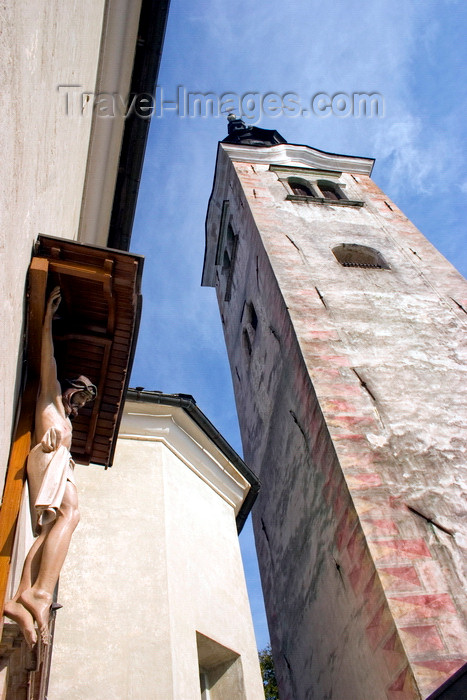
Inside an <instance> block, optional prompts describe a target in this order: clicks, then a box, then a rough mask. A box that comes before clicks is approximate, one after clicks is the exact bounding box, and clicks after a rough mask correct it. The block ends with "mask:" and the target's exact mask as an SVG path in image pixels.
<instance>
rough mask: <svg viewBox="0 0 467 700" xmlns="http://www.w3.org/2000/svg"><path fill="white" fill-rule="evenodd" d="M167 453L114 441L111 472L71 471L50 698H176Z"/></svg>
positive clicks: (156, 445)
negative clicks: (72, 528) (70, 521)
mask: <svg viewBox="0 0 467 700" xmlns="http://www.w3.org/2000/svg"><path fill="white" fill-rule="evenodd" d="M165 450H166V448H165V447H164V446H163V445H162V444H161V443H143V442H134V441H132V440H120V441H119V443H118V447H117V450H116V455H115V464H114V467H112V469H110V470H107V471H105V470H103V469H101V468H100V467H96V466H92V465H91V466H88V467H83V466H77V468H76V469H77V484H78V491H79V499H80V511H81V523H80V525H79V527H78V530H77V531H76V532H75V535H74V538H73V541H72V545H71V549H70V552H69V556H68V559H67V561H66V563H65V567H64V569H63V571H62V576H61V580H60V591H59V601H60V602H61V603H62V605H63V606H64V608H63V610H60V611H59V614H58V616H57V623H56V628H55V643H54V650H53V658H52V670H51V678H50V686H49V693H48V695H49V697H50V698H57V700H58V698H67V699H68V700H116V698H118V700H127V699H128V700H129V699H130V698H131V699H132V700H149V699H150V698H154V699H156V698H157V700H159V698H160V700H167V699H168V698H171V697H173V693H172V661H171V651H170V646H171V645H170V640H169V638H168V630H169V610H168V596H167V563H166V559H167V557H166V535H165V524H164V474H163V471H162V469H161V468H160V463H161V459H162V454H163V452H164V451H165Z"/></svg>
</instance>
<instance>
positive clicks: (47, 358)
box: [39, 287, 61, 402]
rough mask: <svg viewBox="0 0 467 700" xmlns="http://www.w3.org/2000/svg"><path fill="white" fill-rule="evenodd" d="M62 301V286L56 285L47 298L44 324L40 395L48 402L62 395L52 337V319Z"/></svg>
mask: <svg viewBox="0 0 467 700" xmlns="http://www.w3.org/2000/svg"><path fill="white" fill-rule="evenodd" d="M60 301H61V296H60V287H55V289H54V290H53V291H52V293H51V294H50V296H49V298H48V300H47V308H46V311H45V316H44V323H43V325H42V347H41V377H40V389H39V396H40V398H41V399H44V400H45V401H46V402H48V401H52V402H55V401H56V400H57V398H58V397H60V395H61V389H60V384H59V383H58V379H57V364H56V362H55V357H54V343H53V338H52V319H53V316H54V313H55V312H56V310H57V309H58V307H59V305H60Z"/></svg>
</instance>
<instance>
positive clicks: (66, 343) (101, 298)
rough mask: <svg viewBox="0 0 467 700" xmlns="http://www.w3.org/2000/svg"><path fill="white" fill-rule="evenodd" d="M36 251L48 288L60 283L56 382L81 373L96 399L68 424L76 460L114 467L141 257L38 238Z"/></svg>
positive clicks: (136, 315) (134, 328) (135, 325)
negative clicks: (44, 268)
mask: <svg viewBox="0 0 467 700" xmlns="http://www.w3.org/2000/svg"><path fill="white" fill-rule="evenodd" d="M35 257H38V258H42V259H46V260H47V262H48V279H47V289H48V291H50V290H51V289H53V288H54V287H56V286H59V287H60V290H61V296H62V303H61V305H60V308H59V310H58V314H57V318H56V319H55V321H54V329H53V333H54V343H55V354H56V360H57V368H58V376H59V379H60V380H63V379H70V378H74V377H78V376H79V375H81V374H84V375H85V376H87V377H89V379H90V380H91V381H92V382H93V384H95V385H96V386H97V400H96V401H94V403H92V404H91V405H89V407H86V408H84V409H83V411H81V412H80V414H79V415H78V416H77V417H76V419H75V420H74V422H73V445H72V454H73V458H74V459H75V460H76V461H77V462H80V463H81V464H89V463H90V462H93V463H95V464H102V465H104V466H105V467H108V466H111V464H112V459H113V454H114V450H115V443H116V438H117V432H118V426H119V424H120V418H121V414H122V411H123V396H124V392H125V390H126V388H127V385H128V381H129V373H130V369H131V363H132V360H133V354H134V347H135V344H136V335H137V329H138V324H139V317H140V312H141V294H140V285H141V274H142V267H143V259H142V258H141V257H140V256H135V255H131V254H129V253H125V252H121V251H117V250H111V249H109V248H97V247H93V246H87V245H81V244H78V243H75V242H72V241H67V240H64V239H57V238H50V237H47V236H40V237H39V239H38V242H37V246H36V251H35Z"/></svg>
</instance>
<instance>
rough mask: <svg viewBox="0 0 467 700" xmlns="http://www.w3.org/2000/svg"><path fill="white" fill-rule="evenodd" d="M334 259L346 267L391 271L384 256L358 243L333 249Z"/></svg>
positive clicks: (346, 244)
mask: <svg viewBox="0 0 467 700" xmlns="http://www.w3.org/2000/svg"><path fill="white" fill-rule="evenodd" d="M332 252H333V254H334V257H335V258H336V259H337V261H338V262H340V264H341V265H343V266H344V267H366V268H374V269H378V270H390V269H391V268H390V266H389V265H388V263H387V262H386V260H385V259H384V257H383V255H382V254H381V253H380V252H379V251H378V250H376V249H375V248H370V246H366V245H360V244H358V243H341V245H338V246H336V247H335V248H333V249H332Z"/></svg>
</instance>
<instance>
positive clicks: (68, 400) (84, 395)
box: [62, 374, 97, 419]
mask: <svg viewBox="0 0 467 700" xmlns="http://www.w3.org/2000/svg"><path fill="white" fill-rule="evenodd" d="M96 396H97V388H96V386H95V385H94V384H93V383H92V382H91V381H90V380H89V379H88V378H87V377H85V376H84V375H82V374H81V375H80V376H79V377H77V378H76V379H66V380H65V382H64V387H63V391H62V401H63V407H64V408H65V413H66V415H67V416H68V417H69V418H70V419H73V418H74V417H75V416H77V415H78V411H79V409H80V408H82V407H83V406H84V405H85V404H87V403H89V402H90V401H94V399H95V398H96Z"/></svg>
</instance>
